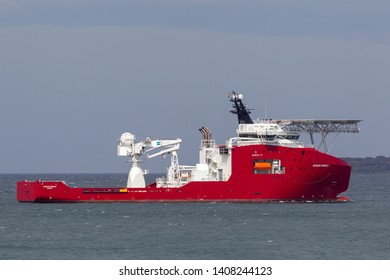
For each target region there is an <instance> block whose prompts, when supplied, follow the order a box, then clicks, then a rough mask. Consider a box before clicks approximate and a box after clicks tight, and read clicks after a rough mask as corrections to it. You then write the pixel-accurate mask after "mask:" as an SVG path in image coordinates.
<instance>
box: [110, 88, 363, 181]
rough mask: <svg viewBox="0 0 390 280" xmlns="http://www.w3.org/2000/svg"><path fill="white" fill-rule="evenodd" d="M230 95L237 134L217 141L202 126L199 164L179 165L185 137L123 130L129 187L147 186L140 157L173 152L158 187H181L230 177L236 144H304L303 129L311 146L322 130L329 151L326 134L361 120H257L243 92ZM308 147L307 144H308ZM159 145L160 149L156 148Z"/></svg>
mask: <svg viewBox="0 0 390 280" xmlns="http://www.w3.org/2000/svg"><path fill="white" fill-rule="evenodd" d="M228 97H229V99H230V101H231V102H233V103H234V105H233V108H234V110H232V111H231V112H232V113H234V114H237V116H238V122H239V124H238V129H237V131H236V132H237V137H233V138H229V139H228V140H227V142H226V144H225V145H216V144H215V141H214V140H213V139H212V135H211V132H210V130H209V129H208V128H207V127H202V128H201V129H199V131H200V132H201V134H202V142H201V147H200V150H199V163H198V164H196V165H195V166H185V165H179V160H178V155H177V151H178V150H179V148H180V143H181V139H179V138H176V139H154V140H152V139H150V138H149V137H148V138H146V139H145V140H142V141H140V142H136V141H135V140H136V137H135V135H133V134H131V133H128V132H127V133H123V134H122V136H121V138H120V140H119V141H118V143H117V154H118V156H127V157H130V158H131V162H132V167H131V169H130V172H129V177H128V182H127V187H128V188H132V187H137V188H140V187H145V186H146V184H145V179H144V174H145V173H147V171H144V170H142V169H141V168H140V166H139V163H140V157H141V156H143V155H146V156H147V157H148V158H153V157H156V156H160V155H161V156H163V155H166V154H171V165H170V166H169V167H168V171H167V176H166V178H158V179H157V181H156V186H157V187H181V186H183V185H184V184H186V183H188V182H192V181H227V180H228V179H229V177H230V175H231V161H232V158H231V155H232V149H233V148H234V147H236V146H247V145H258V144H265V145H274V146H284V147H291V148H304V147H305V145H304V144H303V143H302V142H300V141H299V137H300V134H301V133H309V134H310V138H311V142H312V143H311V147H314V138H313V134H314V133H320V134H321V143H320V147H321V146H323V148H324V151H325V153H327V152H328V151H329V148H328V145H327V143H326V136H327V135H328V134H329V133H336V136H337V134H338V133H340V132H353V133H355V132H358V131H359V129H358V127H357V123H358V122H360V121H359V120H257V121H253V120H252V119H251V118H250V116H249V114H250V113H251V112H250V110H249V109H247V108H246V106H245V105H244V104H243V103H242V99H243V96H242V95H241V94H236V93H235V92H232V93H230V94H229V96H228ZM306 147H307V146H306ZM156 149H158V150H159V151H158V152H155V153H152V152H154V150H156ZM270 164H271V167H270V168H272V170H273V171H272V172H273V173H281V172H284V170H283V169H282V168H281V167H280V161H275V162H270Z"/></svg>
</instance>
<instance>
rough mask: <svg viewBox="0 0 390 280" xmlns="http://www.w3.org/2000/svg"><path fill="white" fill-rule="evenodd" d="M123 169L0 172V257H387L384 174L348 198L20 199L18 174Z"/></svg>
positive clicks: (388, 190) (360, 177) (388, 203)
mask: <svg viewBox="0 0 390 280" xmlns="http://www.w3.org/2000/svg"><path fill="white" fill-rule="evenodd" d="M126 176H127V175H126V174H50V175H44V174H37V175H32V174H29V175H23V174H12V175H4V174H3V175H0V259H17V260H18V259H23V260H28V259H59V260H64V259H65V260H67V259H92V260H98V259H112V260H115V259H130V260H134V259H170V260H175V259H184V260H191V259H206V260H207V259H270V260H306V259H325V260H327V259H335V260H339V259H353V260H356V259H390V174H389V173H385V174H353V175H352V178H351V183H350V188H349V190H348V192H347V193H346V195H347V196H349V197H350V198H351V199H352V201H351V202H348V203H265V204H253V203H74V204H73V203H69V204H39V203H19V202H17V200H16V190H15V188H16V182H17V181H19V180H22V179H28V180H36V179H44V180H63V181H65V182H67V183H68V184H69V185H72V186H80V187H87V186H90V187H92V186H96V187H100V186H111V187H115V186H123V185H125V182H126V179H127V177H126Z"/></svg>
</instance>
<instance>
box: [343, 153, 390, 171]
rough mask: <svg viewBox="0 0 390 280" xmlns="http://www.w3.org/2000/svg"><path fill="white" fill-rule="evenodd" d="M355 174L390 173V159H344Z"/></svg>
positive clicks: (379, 157) (378, 157) (382, 157)
mask: <svg viewBox="0 0 390 280" xmlns="http://www.w3.org/2000/svg"><path fill="white" fill-rule="evenodd" d="M343 160H345V161H346V162H348V163H349V164H350V165H351V166H352V172H354V173H379V172H388V171H390V157H384V156H377V157H365V158H343Z"/></svg>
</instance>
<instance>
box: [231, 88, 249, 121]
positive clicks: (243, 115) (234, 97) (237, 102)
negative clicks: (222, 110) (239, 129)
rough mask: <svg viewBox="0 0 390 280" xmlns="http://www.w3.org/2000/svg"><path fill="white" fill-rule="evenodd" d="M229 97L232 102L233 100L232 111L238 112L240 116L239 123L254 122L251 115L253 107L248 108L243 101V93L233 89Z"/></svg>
mask: <svg viewBox="0 0 390 280" xmlns="http://www.w3.org/2000/svg"><path fill="white" fill-rule="evenodd" d="M228 98H229V100H230V101H231V102H233V103H234V104H233V109H234V110H231V111H230V112H231V113H233V114H236V115H237V117H238V123H239V124H242V123H245V124H253V120H252V119H251V117H250V116H249V114H250V113H251V109H248V108H247V107H246V105H245V104H244V103H242V99H243V98H244V96H243V95H242V94H237V93H236V92H234V91H232V92H231V93H229V94H228Z"/></svg>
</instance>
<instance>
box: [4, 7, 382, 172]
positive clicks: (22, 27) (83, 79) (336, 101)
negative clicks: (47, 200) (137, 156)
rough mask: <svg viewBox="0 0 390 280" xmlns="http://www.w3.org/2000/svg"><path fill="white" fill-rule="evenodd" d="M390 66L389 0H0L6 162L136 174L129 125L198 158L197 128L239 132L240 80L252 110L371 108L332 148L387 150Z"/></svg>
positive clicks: (288, 113) (190, 159)
mask: <svg viewBox="0 0 390 280" xmlns="http://www.w3.org/2000/svg"><path fill="white" fill-rule="evenodd" d="M389 76H390V1H387V0H366V1H363V0H323V1H321V0H317V1H316V0H295V1H291V0H268V1H262V0H256V1H229V0H207V1H206V0H196V1H195V0H188V1H185V0H180V1H179V0H168V1H154V0H142V1H129V0H128V1H125V0H77V1H76V0H56V1H54V0H19V1H18V0H0V96H1V102H0V135H1V137H0V173H24V172H28V173H35V172H39V173H46V172H127V171H128V169H129V167H130V166H129V165H128V164H126V163H125V159H124V158H118V157H117V156H116V141H117V140H118V139H119V137H120V135H121V134H122V133H123V132H125V131H128V132H131V133H133V134H135V135H136V136H137V138H138V140H141V139H143V138H145V137H147V136H149V137H161V138H176V137H179V138H182V139H183V144H182V146H181V150H180V151H179V160H180V163H181V164H195V163H196V162H197V161H198V147H199V143H200V133H199V131H198V128H200V127H201V126H208V127H209V128H210V130H211V131H212V132H213V136H214V138H215V139H216V140H217V142H218V143H224V142H225V140H226V139H227V138H228V137H230V136H234V135H235V129H236V126H237V120H236V118H235V116H234V115H232V114H230V113H229V110H230V107H231V105H230V104H229V101H228V100H227V93H228V92H230V91H232V90H235V91H236V92H239V93H242V94H244V96H245V102H246V103H247V104H248V105H249V107H250V108H253V109H255V110H254V112H253V114H252V116H253V117H254V118H255V117H264V114H265V112H264V104H265V100H266V103H267V114H268V115H267V116H268V117H270V118H275V119H286V118H317V119H362V120H363V122H362V123H361V125H360V127H361V133H359V134H350V135H347V134H342V135H339V136H338V138H337V140H336V142H335V144H334V146H333V148H332V150H331V153H332V154H334V155H336V156H349V157H358V156H359V157H361V156H362V157H365V156H377V155H385V156H390V150H389V145H388V141H389V140H388V139H389V134H390V133H389V128H388V124H387V122H388V121H389V119H390V113H389V103H390V102H389V101H390V77H389ZM152 161H153V163H152ZM168 162H169V160H168V159H159V158H155V159H149V160H148V162H146V166H147V167H151V168H152V169H155V168H157V169H158V168H161V169H163V170H162V171H164V170H165V167H163V166H165V165H166V164H168ZM155 171H160V170H156V169H155Z"/></svg>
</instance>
